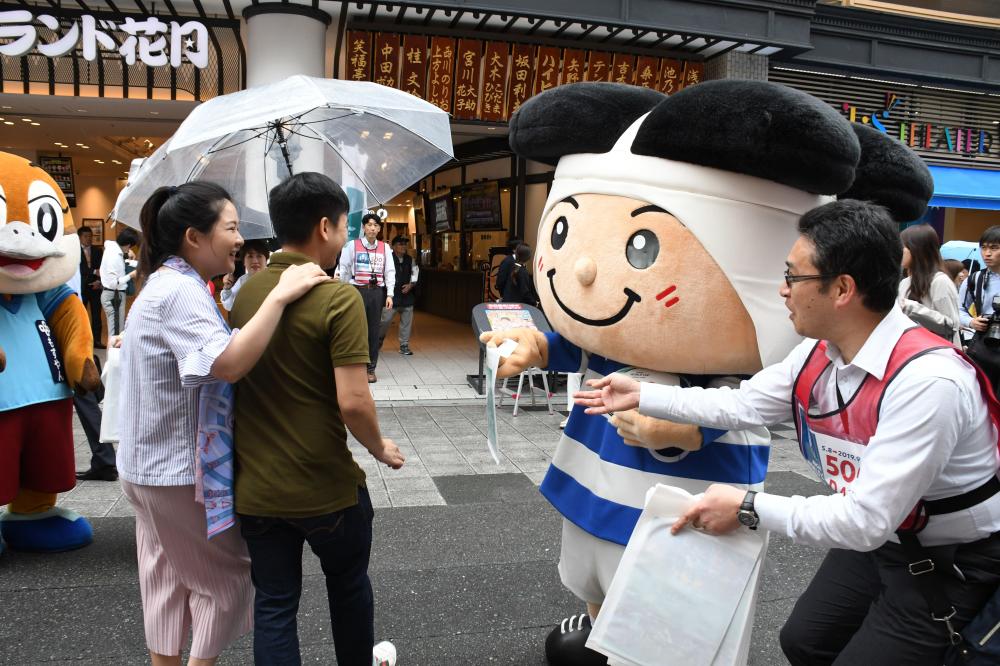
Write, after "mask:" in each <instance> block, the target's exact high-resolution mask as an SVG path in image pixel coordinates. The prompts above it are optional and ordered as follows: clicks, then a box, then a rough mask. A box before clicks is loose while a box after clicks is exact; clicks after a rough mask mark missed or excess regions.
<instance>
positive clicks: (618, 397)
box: [573, 372, 640, 414]
mask: <svg viewBox="0 0 1000 666" xmlns="http://www.w3.org/2000/svg"><path fill="white" fill-rule="evenodd" d="M587 386H590V387H591V388H592V389H594V390H592V391H577V392H576V393H574V394H573V401H574V402H575V403H576V404H578V405H582V406H584V407H586V408H587V409H586V413H587V414H610V413H612V412H624V411H625V410H627V409H636V408H638V407H639V387H640V384H639V382H637V381H636V380H634V379H632V378H631V377H626V376H625V375H623V374H621V373H619V372H613V373H611V374H610V375H608V376H606V377H602V378H600V379H591V380H588V381H587Z"/></svg>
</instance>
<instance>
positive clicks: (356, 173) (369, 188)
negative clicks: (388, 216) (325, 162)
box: [306, 127, 382, 206]
mask: <svg viewBox="0 0 1000 666" xmlns="http://www.w3.org/2000/svg"><path fill="white" fill-rule="evenodd" d="M306 129H308V130H309V131H310V132H313V133H314V134H316V135H317V136H318V137H319V138H320V140H321V141H322V142H323V143H325V144H326V145H327V146H329V147H330V150H332V151H333V152H335V153H337V155H340V159H341V162H343V163H344V166H346V167H347V168H348V169H350V170H351V172H352V173H353V174H354V175H355V176H357V177H358V180H359V181H361V184H362V185H364V187H365V189H366V190H368V191H369V192H370V193H371V195H372V198H374V199H375V201H377V202H378V204H379V205H380V206H381V205H382V199H381V198H380V197H379V196H378V195H377V194H375V190H373V189H372V188H371V187H370V186H369V185H368V182H367V181H366V180H365V179H364V178H363V177H362V176H361V174H360V173H358V172H357V171H356V170H355V169H354V167H352V166H351V163H350V162H349V161H347V160H345V159H344V156H343V155H341V153H340V151H339V150H337V147H336V146H334V145H333V144H332V143H331V142H330V140H329V139H327V138H326V137H325V136H324V135H322V134H319V133H318V132H316V131H315V130H314V129H312V128H311V127H307V128H306Z"/></svg>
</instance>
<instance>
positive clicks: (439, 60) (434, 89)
mask: <svg viewBox="0 0 1000 666" xmlns="http://www.w3.org/2000/svg"><path fill="white" fill-rule="evenodd" d="M427 78H428V79H429V81H428V83H427V88H428V91H427V101H428V102H430V103H431V104H433V105H434V106H436V107H438V108H439V109H441V110H442V111H446V112H447V113H451V112H452V106H451V93H452V90H453V89H454V85H453V84H454V82H455V40H454V39H452V38H451V37H432V38H431V56H430V69H429V70H428V72H427Z"/></svg>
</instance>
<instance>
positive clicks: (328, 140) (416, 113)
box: [112, 76, 453, 238]
mask: <svg viewBox="0 0 1000 666" xmlns="http://www.w3.org/2000/svg"><path fill="white" fill-rule="evenodd" d="M452 156H453V152H452V144H451V127H450V124H449V117H448V114H447V113H445V112H444V111H441V110H440V109H439V108H437V107H436V106H434V105H433V104H430V103H428V102H425V101H424V100H422V99H419V98H417V97H414V96H413V95H410V94H409V93H406V92H403V91H401V90H396V89H394V88H387V87H385V86H382V85H379V84H377V83H368V82H358V81H340V80H336V79H318V78H312V77H308V76H292V77H289V78H287V79H285V80H283V81H279V82H277V83H273V84H270V85H266V86H259V87H255V88H250V89H248V90H243V91H240V92H237V93H233V94H231V95H223V96H221V97H216V98H214V99H212V100H209V101H208V102H205V103H204V104H202V105H200V106H199V107H197V108H196V109H195V110H194V111H192V112H191V114H190V115H189V116H188V117H187V118H186V119H185V120H184V122H183V123H181V126H180V127H179V128H178V129H177V132H176V133H175V134H174V136H172V137H171V138H170V140H169V141H168V142H167V143H165V144H163V145H162V146H160V148H158V149H157V150H156V152H154V153H153V155H152V156H150V157H149V159H147V160H146V161H145V162H144V163H143V164H142V167H141V168H140V169H139V172H138V174H136V177H135V179H134V181H133V182H131V183H130V184H129V185H128V186H127V187H126V189H125V190H123V192H122V194H121V196H120V197H119V200H118V203H117V205H116V207H115V211H114V213H113V214H112V215H113V217H115V218H116V219H118V220H119V221H121V222H123V223H125V224H127V225H129V226H132V227H136V228H138V227H139V211H140V210H141V209H142V205H143V204H144V203H145V202H146V199H148V198H149V195H150V194H152V193H153V191H154V190H156V188H158V187H161V186H163V185H179V184H181V183H185V182H188V181H190V180H210V181H213V182H216V183H218V184H219V185H222V186H223V187H224V188H226V189H227V190H228V191H229V193H230V195H231V196H232V197H233V202H234V203H235V204H236V206H237V209H238V210H239V213H240V225H241V226H240V232H241V233H242V234H243V236H244V237H246V238H266V237H270V236H273V235H274V233H273V230H272V229H271V224H270V219H269V217H268V214H267V193H268V192H269V191H270V190H271V188H272V187H274V186H275V185H277V184H278V183H279V182H281V181H283V180H284V179H286V178H288V177H289V175H290V174H292V173H301V172H304V171H318V172H320V173H325V174H327V175H328V176H330V177H331V178H333V179H334V180H335V181H337V182H338V183H340V185H341V186H342V187H344V189H345V190H346V191H347V193H348V196H349V198H350V200H351V210H352V211H357V210H362V209H364V208H367V207H368V206H369V205H370V204H373V203H383V202H385V201H387V200H389V199H391V198H392V197H394V196H395V195H396V194H398V193H400V192H402V191H403V190H404V189H406V188H407V187H409V186H410V185H412V184H413V183H415V182H417V181H418V180H420V179H421V178H423V177H424V176H426V175H427V174H428V173H430V172H432V171H433V170H434V169H436V168H437V167H439V166H441V165H442V164H444V163H445V162H447V161H448V160H450V159H452Z"/></svg>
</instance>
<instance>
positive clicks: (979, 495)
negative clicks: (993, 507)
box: [924, 476, 1000, 516]
mask: <svg viewBox="0 0 1000 666" xmlns="http://www.w3.org/2000/svg"><path fill="white" fill-rule="evenodd" d="M997 493H1000V478H997V477H996V476H992V477H990V480H989V481H987V482H986V483H984V484H983V485H981V486H979V487H978V488H976V489H974V490H970V491H969V492H967V493H962V494H961V495H955V496H954V497H945V498H942V499H937V500H924V508H925V509H927V515H928V516H938V515H941V514H943V513H955V512H956V511H961V510H963V509H969V508H972V507H974V506H976V505H977V504H980V503H982V502H985V501H986V500H988V499H989V498H991V497H993V496H994V495H996V494H997Z"/></svg>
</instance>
